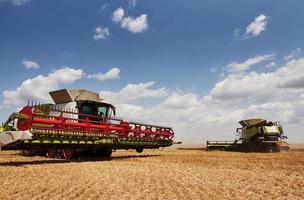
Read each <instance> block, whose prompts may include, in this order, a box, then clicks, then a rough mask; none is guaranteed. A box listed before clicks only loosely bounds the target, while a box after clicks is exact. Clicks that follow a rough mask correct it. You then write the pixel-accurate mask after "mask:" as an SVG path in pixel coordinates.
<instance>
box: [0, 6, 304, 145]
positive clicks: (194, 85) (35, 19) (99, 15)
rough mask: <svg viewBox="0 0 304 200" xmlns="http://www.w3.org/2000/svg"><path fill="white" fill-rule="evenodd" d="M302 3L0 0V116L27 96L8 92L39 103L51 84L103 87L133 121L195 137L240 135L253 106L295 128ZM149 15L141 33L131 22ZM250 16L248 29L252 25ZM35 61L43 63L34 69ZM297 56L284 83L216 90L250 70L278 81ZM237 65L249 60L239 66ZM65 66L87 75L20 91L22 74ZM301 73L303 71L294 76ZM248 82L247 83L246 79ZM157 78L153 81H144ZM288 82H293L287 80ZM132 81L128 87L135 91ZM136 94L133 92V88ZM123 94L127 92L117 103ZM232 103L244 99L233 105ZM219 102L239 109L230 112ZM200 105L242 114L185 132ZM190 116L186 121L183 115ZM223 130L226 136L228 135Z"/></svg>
mask: <svg viewBox="0 0 304 200" xmlns="http://www.w3.org/2000/svg"><path fill="white" fill-rule="evenodd" d="M303 4H304V3H303V1H300V0H292V1H283V0H269V1H262V0H260V1H250V2H248V1H242V0H232V1H215V0H208V1H207V0H204V1H203V0H193V1H181V0H174V1H173V0H167V1H157V0H153V1H148V0H137V1H134V0H133V1H127V0H124V1H123V0H120V1H119V0H117V1H102V0H99V1H97V0H91V1H89V2H88V1H75V0H74V1H68V0H65V1H58V0H57V1H46V0H44V1H38V0H0V67H1V71H2V78H1V79H0V91H1V92H2V93H1V96H0V101H1V104H2V106H1V109H0V119H1V121H3V120H5V118H6V117H7V115H8V114H9V113H10V112H11V111H14V110H16V109H17V107H21V105H20V106H17V105H18V103H19V102H20V101H19V102H18V103H15V104H14V103H8V101H14V100H13V99H12V97H8V96H5V94H4V91H16V92H17V93H18V94H15V95H17V96H18V98H21V99H22V98H24V99H26V98H31V97H32V98H35V99H39V100H41V101H42V100H44V99H47V97H45V96H47V93H46V90H47V89H58V88H65V87H68V88H86V89H90V90H93V91H97V92H99V91H106V94H107V95H109V96H107V95H105V97H108V98H105V99H106V100H108V101H113V102H114V103H116V104H117V105H118V108H119V107H121V109H122V112H125V113H122V115H124V116H125V117H126V118H127V119H129V118H130V119H133V118H134V119H137V120H142V121H148V122H149V121H155V122H157V123H159V122H163V123H164V124H168V125H172V126H175V125H176V127H177V128H176V131H177V135H178V136H180V138H182V139H183V140H185V141H189V142H194V141H196V140H198V139H200V138H202V139H201V140H204V139H208V137H211V138H217V137H218V138H221V137H227V138H233V137H234V134H233V131H234V128H235V127H236V126H238V125H237V123H236V122H237V119H238V118H239V119H242V117H257V116H259V112H252V110H250V109H251V107H250V106H251V105H256V106H258V107H259V108H257V109H256V110H259V109H263V110H262V111H261V116H262V117H268V118H271V119H272V120H281V121H283V122H285V124H286V126H289V124H292V125H290V127H289V128H288V130H290V131H291V132H297V131H298V130H300V127H301V126H302V124H301V123H300V122H296V121H299V119H298V118H300V119H302V117H303V115H304V114H302V113H298V111H296V109H298V108H303V107H302V106H303V104H302V100H303V98H302V97H301V95H303V90H302V89H303V88H302V86H300V87H298V85H297V87H296V89H295V88H292V87H289V86H288V87H287V86H286V84H287V83H288V84H289V83H290V81H291V82H292V81H298V80H300V83H302V82H301V81H302V77H303V76H300V75H303V74H302V73H303V70H301V69H303V67H304V66H302V64H301V61H302V60H301V59H302V56H303V53H302V51H303V50H302V47H303V46H304V44H303V43H304V40H303V35H304V26H303V23H304V13H303V12H302V8H303ZM119 8H121V9H122V10H123V11H124V15H123V16H122V18H121V19H120V21H118V22H115V21H113V14H114V12H115V11H117V9H119ZM142 15H145V16H146V19H145V20H143V18H144V17H143V18H141V19H142V20H143V21H141V22H139V24H135V25H136V26H137V28H139V31H138V30H137V32H136V31H135V32H134V30H135V29H134V26H135V25H134V23H135V22H134V20H136V19H137V18H139V17H140V16H142ZM259 17H260V18H259ZM259 19H260V21H259ZM128 20H129V21H128ZM138 20H139V19H138ZM251 23H253V25H252V29H251V31H247V32H246V30H247V29H248V27H249V26H250V24H251ZM123 24H125V25H123ZM132 25H134V26H132ZM144 26H146V28H144ZM98 27H100V28H101V29H102V30H105V29H107V32H108V33H105V32H103V34H105V35H104V36H102V38H99V39H94V35H96V34H97V33H96V31H95V29H96V28H98ZM132 28H133V29H132ZM132 30H133V31H132ZM254 31H256V32H254ZM259 56H260V57H259ZM288 56H290V57H288ZM250 59H251V60H250ZM22 61H24V62H22ZM28 61H31V62H33V63H35V64H37V66H39V67H29V68H27V67H26V62H28ZM246 61H248V62H246ZM291 61H295V63H294V65H295V66H293V68H296V69H297V70H298V68H299V69H300V71H298V73H296V72H295V73H294V74H287V73H286V77H290V79H292V80H286V81H285V82H286V84H285V82H284V83H279V82H278V84H277V85H273V86H269V87H270V88H267V85H269V84H266V83H264V86H265V88H253V89H252V90H251V93H250V94H247V96H246V95H245V96H244V93H242V94H239V93H234V92H235V90H238V87H235V88H233V89H232V91H233V92H231V94H234V96H235V97H237V98H235V99H231V98H230V97H228V96H229V95H228V96H225V95H227V94H223V92H222V93H220V94H218V91H222V90H225V91H229V89H231V88H230V87H231V86H232V85H233V84H234V82H233V83H229V81H231V80H235V81H239V83H236V85H238V84H243V85H244V84H246V83H248V82H246V80H248V79H250V78H254V77H255V75H253V74H252V73H257V77H258V79H259V78H261V77H262V76H263V73H269V76H274V77H275V78H277V76H283V77H285V76H284V74H283V75H281V72H280V69H281V68H284V67H288V66H289V65H291V64H290V63H289V62H291ZM297 61H298V62H297ZM236 63H239V64H242V65H235V64H236ZM288 63H289V65H288ZM229 64H230V65H229ZM229 66H230V67H229ZM64 67H68V68H69V69H75V70H76V69H79V70H81V75H80V77H79V78H78V79H76V80H67V81H63V82H60V81H58V80H57V79H56V80H57V82H56V81H55V80H54V81H55V82H52V84H50V85H49V86H45V88H46V89H45V90H43V91H40V93H39V94H37V95H36V96H34V95H31V94H29V93H26V92H25V91H28V90H25V89H24V90H20V91H18V89H17V88H18V87H20V86H21V85H22V82H24V81H25V80H28V79H33V78H35V77H37V76H38V75H43V76H46V77H47V76H48V74H50V73H54V72H56V70H59V69H63V68H64ZM238 67H240V68H241V69H240V68H238ZM113 68H117V69H119V72H118V73H116V74H114V75H113V76H110V77H108V78H106V79H107V80H102V81H101V80H97V79H96V78H92V77H94V74H95V75H96V74H98V73H102V74H100V75H105V74H106V73H107V72H108V71H109V70H111V69H113ZM232 68H233V69H232ZM281 71H282V70H281ZM73 73H74V71H73ZM75 73H77V72H75ZM296 74H297V75H299V77H295V76H296ZM78 75H79V74H78ZM88 75H91V78H89V76H88ZM95 77H96V76H95ZM246 77H247V79H246ZM248 77H249V78H248ZM275 78H274V79H275ZM243 79H244V81H245V83H244V82H242V81H240V80H243ZM46 80H48V79H46ZM150 81H153V82H154V84H150V85H149V84H146V85H145V84H144V83H149V82H150ZM266 81H267V80H266ZM288 81H289V82H288ZM140 83H142V84H143V85H140ZM228 83H229V85H227V87H228V88H226V89H225V86H226V85H225V84H228ZM292 83H294V82H292ZM297 83H298V82H297ZM128 84H133V85H134V87H131V88H132V89H134V90H137V89H138V88H137V87H140V88H139V89H138V91H139V92H142V94H145V92H147V93H150V94H146V95H142V96H139V97H137V96H136V95H135V96H136V97H134V98H130V97H128V95H126V94H125V93H128V92H125V93H123V92H122V93H123V94H120V95H119V91H121V90H123V88H126V87H127V85H128ZM248 84H249V85H252V84H253V85H254V84H255V83H252V82H251V83H248ZM282 84H283V85H284V84H285V86H286V87H285V86H284V87H281V85H282ZM288 84H287V85H288ZM223 85H224V86H223ZM289 85H290V84H289ZM35 86H36V87H39V85H35ZM293 86H294V85H293ZM24 87H26V86H24ZM31 87H33V86H31ZM41 87H42V86H41ZM219 87H221V88H220V89H221V90H220V89H219ZM271 87H273V88H271ZM129 88H130V87H127V89H125V91H129V90H131V89H129ZM280 88H281V89H280ZM282 88H284V90H283V89H282ZM31 89H32V90H31V91H33V90H35V88H31ZM162 89H163V90H162ZM40 90H42V89H41V88H40ZM260 90H272V91H278V92H279V93H280V92H281V93H282V94H283V93H284V94H285V92H286V91H287V92H288V93H290V95H289V96H292V97H294V99H282V98H281V97H277V98H272V97H273V96H275V95H272V97H270V96H268V97H267V98H266V97H265V94H264V93H263V92H260ZM295 90H296V91H295ZM242 91H243V90H242ZM132 92H133V91H132ZM132 92H130V93H129V94H133V93H132ZM37 93H38V92H37ZM135 93H136V92H135ZM245 93H246V92H245ZM101 95H102V96H104V93H103V92H101ZM115 95H116V96H115ZM187 95H188V96H187ZM189 95H190V96H189ZM113 96H114V97H113ZM209 96H211V97H212V103H210V102H206V101H207V100H206V99H208V98H209ZM239 96H240V97H241V98H238V97H239ZM221 97H225V98H226V99H227V101H230V103H231V105H227V101H226V100H223V99H221ZM300 97H301V98H300ZM118 98H121V99H124V98H125V99H124V100H121V99H120V100H117V99H118ZM185 99H187V100H189V99H190V100H191V99H192V100H193V105H192V106H189V107H185V106H184V105H183V104H187V100H185ZM5 100H8V101H5ZM115 100H116V101H115ZM169 100H170V101H169ZM184 101H185V102H184ZM293 101H295V102H298V103H297V104H292V105H291V106H290V107H288V108H285V107H284V108H283V107H282V105H287V104H288V103H290V102H293ZM5 102H6V103H5ZM168 102H170V105H169V103H168ZM271 102H274V103H277V104H276V105H277V106H278V107H275V108H272V109H273V110H271V111H269V112H271V113H274V114H271V115H270V114H269V113H267V111H266V110H267V109H270V108H269V106H268V107H267V109H265V105H268V104H267V103H271ZM209 103H210V105H209ZM215 103H217V104H216V105H215ZM173 104H174V106H177V107H178V112H176V108H175V109H173V107H174V106H172V105H173ZM175 104H176V105H175ZM218 104H219V105H218ZM279 104H280V105H279ZM206 105H208V106H206ZM232 105H233V106H232ZM235 105H238V106H237V107H234V106H235ZM132 106H137V107H132ZM166 106H167V107H166ZM202 106H205V107H213V106H215V108H214V109H215V110H216V111H214V110H206V108H204V109H203V108H202ZM222 106H224V107H225V108H226V107H227V106H228V107H231V108H233V110H225V109H223V108H222ZM263 106H264V107H263ZM160 108H162V109H163V110H166V109H171V110H170V111H168V112H167V113H170V112H171V111H172V114H173V115H174V113H177V114H176V115H177V116H179V117H177V118H176V119H174V120H172V119H168V118H161V119H160V118H159V117H158V114H159V111H158V110H157V109H160ZM132 109H133V110H132ZM141 109H144V110H148V111H145V112H147V113H145V114H147V115H151V116H152V117H151V118H150V117H147V116H146V115H145V114H142V110H141ZM182 109H184V110H182ZM217 110H218V111H217ZM278 110H279V111H278ZM200 111H201V112H207V113H205V115H204V117H206V115H207V116H208V114H210V113H212V112H213V111H214V112H215V113H216V112H219V113H220V112H221V111H223V115H224V116H227V115H228V116H230V115H231V113H234V112H235V113H238V117H237V116H234V115H233V116H231V117H229V119H223V118H216V117H218V115H216V114H212V115H211V116H209V117H206V119H202V118H204V117H199V116H197V118H194V119H193V120H194V121H195V122H196V121H197V122H200V123H198V124H196V125H193V126H195V127H193V126H191V130H192V129H193V130H192V132H193V134H192V133H191V134H192V135H191V134H190V135H187V134H188V133H187V134H186V133H185V132H187V131H188V130H189V129H188V128H189V127H188V126H189V123H193V122H192V121H191V120H190V118H191V119H192V118H193V112H200ZM133 112H135V113H133ZM183 112H186V113H189V112H190V113H189V116H188V115H183V114H182V113H183ZM282 112H283V113H285V114H284V117H281V114H282ZM130 113H133V114H130ZM228 113H229V114H228ZM179 114H180V115H179ZM200 114H203V113H200ZM143 115H145V116H143ZM194 115H195V114H194ZM185 116H187V117H186V119H184V118H183V117H185ZM169 118H170V117H169ZM213 118H214V121H220V122H221V124H222V125H217V126H218V127H217V128H214V129H213V128H212V127H214V126H215V124H214V123H215V122H214V121H213V120H209V119H213ZM295 119H297V120H295ZM180 120H183V121H184V122H185V123H187V124H186V125H184V126H183V127H179V126H182V125H180V123H179V121H180ZM204 125H205V126H204ZM185 127H188V128H187V129H186V128H185ZM206 127H209V128H208V130H209V131H210V132H214V133H216V134H215V135H212V136H209V135H208V133H207V132H204V131H202V129H204V130H206ZM185 129H186V130H187V131H185ZM223 131H225V132H226V133H225V134H224V133H222V132H223ZM293 134H294V135H293ZM291 136H292V137H291V141H293V142H296V141H298V140H299V139H300V140H301V141H302V142H303V141H304V136H303V135H301V134H299V133H297V134H295V133H291Z"/></svg>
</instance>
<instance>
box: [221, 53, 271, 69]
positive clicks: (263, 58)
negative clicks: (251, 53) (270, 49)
mask: <svg viewBox="0 0 304 200" xmlns="http://www.w3.org/2000/svg"><path fill="white" fill-rule="evenodd" d="M274 58H275V56H274V54H267V55H262V56H255V57H253V58H249V59H247V60H245V61H244V62H241V63H239V62H235V61H234V62H232V63H230V64H228V65H227V69H228V71H229V72H242V71H246V70H248V69H249V68H250V67H251V66H252V65H255V64H258V63H260V62H264V61H268V60H273V59H274Z"/></svg>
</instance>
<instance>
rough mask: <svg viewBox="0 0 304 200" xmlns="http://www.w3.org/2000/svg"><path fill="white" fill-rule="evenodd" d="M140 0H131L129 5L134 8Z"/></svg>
mask: <svg viewBox="0 0 304 200" xmlns="http://www.w3.org/2000/svg"><path fill="white" fill-rule="evenodd" d="M137 1H138V0H129V7H131V8H133V7H135V6H136V4H137Z"/></svg>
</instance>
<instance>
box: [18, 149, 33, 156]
mask: <svg viewBox="0 0 304 200" xmlns="http://www.w3.org/2000/svg"><path fill="white" fill-rule="evenodd" d="M20 154H21V155H22V156H27V157H31V156H35V155H36V151H34V150H27V149H24V150H21V152H20Z"/></svg>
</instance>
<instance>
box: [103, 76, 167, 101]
mask: <svg viewBox="0 0 304 200" xmlns="http://www.w3.org/2000/svg"><path fill="white" fill-rule="evenodd" d="M154 84H155V83H154V82H153V81H150V82H146V83H138V84H132V83H129V84H128V85H126V86H125V87H124V88H122V89H121V90H120V91H119V92H111V91H100V94H101V96H102V97H103V99H104V100H105V101H108V102H114V103H125V102H128V101H130V100H134V99H141V98H147V97H153V98H159V97H164V96H166V95H168V91H167V89H166V88H165V87H163V88H159V89H152V88H151V87H152V86H153V85H154Z"/></svg>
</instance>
